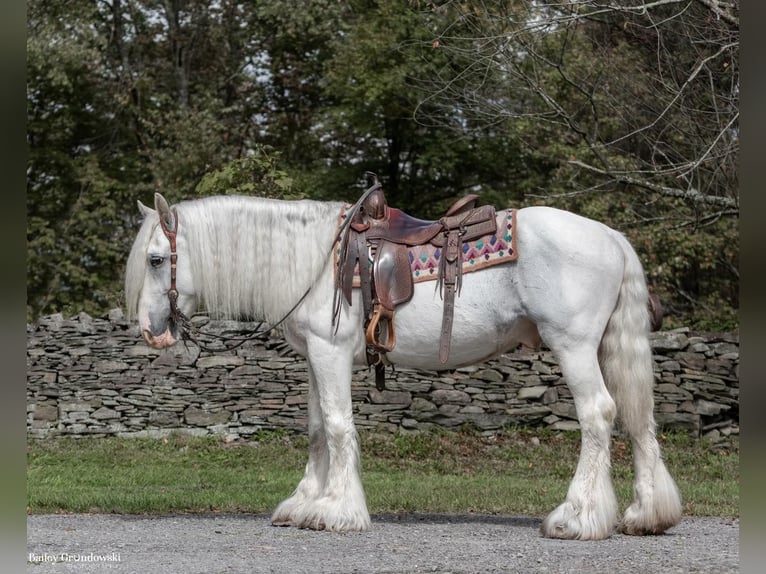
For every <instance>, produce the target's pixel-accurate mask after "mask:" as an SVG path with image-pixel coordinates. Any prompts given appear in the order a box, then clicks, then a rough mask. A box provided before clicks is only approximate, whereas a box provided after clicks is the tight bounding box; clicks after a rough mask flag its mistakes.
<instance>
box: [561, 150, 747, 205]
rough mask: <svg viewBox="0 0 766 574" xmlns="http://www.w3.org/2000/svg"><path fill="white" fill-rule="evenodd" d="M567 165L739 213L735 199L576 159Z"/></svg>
mask: <svg viewBox="0 0 766 574" xmlns="http://www.w3.org/2000/svg"><path fill="white" fill-rule="evenodd" d="M567 163H568V164H570V165H576V166H578V167H581V168H583V169H586V170H588V171H591V172H593V173H597V174H599V175H603V176H606V177H609V178H611V179H613V180H614V181H616V182H618V183H625V184H628V185H635V186H637V187H641V188H644V189H648V190H649V191H653V192H656V193H660V194H662V195H666V196H668V197H678V198H680V199H685V200H687V201H692V202H694V203H703V204H706V205H718V206H721V207H728V208H732V209H735V210H736V211H737V213H739V204H738V202H737V201H736V200H735V199H733V198H731V197H719V196H717V195H705V194H703V193H700V192H699V191H697V190H696V189H678V188H674V187H668V186H665V185H659V184H656V183H652V182H650V181H647V180H645V179H638V178H636V177H633V176H631V175H628V174H626V173H619V172H609V171H606V170H603V169H600V168H598V167H595V166H592V165H589V164H587V163H584V162H582V161H580V160H576V159H573V160H569V161H568V162H567Z"/></svg>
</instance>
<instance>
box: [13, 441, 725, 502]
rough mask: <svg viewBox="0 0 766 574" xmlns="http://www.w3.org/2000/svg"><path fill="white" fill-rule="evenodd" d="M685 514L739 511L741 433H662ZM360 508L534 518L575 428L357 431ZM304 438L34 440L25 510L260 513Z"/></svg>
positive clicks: (621, 463)
mask: <svg viewBox="0 0 766 574" xmlns="http://www.w3.org/2000/svg"><path fill="white" fill-rule="evenodd" d="M660 438H661V443H662V446H663V454H664V458H665V459H666V461H667V462H668V467H669V468H670V471H671V473H672V474H673V476H674V477H675V478H676V481H677V482H678V484H679V488H680V489H681V493H682V496H683V498H684V503H685V512H686V514H690V515H712V516H738V515H739V440H738V439H737V438H736V437H735V438H733V439H732V440H731V441H730V442H729V444H728V445H727V446H725V447H723V448H722V447H720V446H719V447H714V446H712V445H711V444H709V443H707V442H705V441H699V440H692V439H690V438H688V437H686V436H685V435H681V434H670V435H663V436H661V437H660ZM361 444H362V465H363V475H362V480H363V482H364V486H365V490H366V493H367V497H368V505H369V508H370V512H372V513H384V512H402V511H419V512H461V513H463V512H487V513H500V514H525V515H535V516H541V515H543V514H545V513H546V512H548V511H550V510H551V509H552V508H554V507H555V506H556V505H557V504H558V503H559V502H561V500H562V499H563V498H564V496H565V495H566V490H567V486H568V484H569V480H570V479H571V476H572V473H573V472H574V469H575V466H576V464H577V457H578V452H579V433H551V432H545V431H539V430H508V431H505V432H503V433H498V434H497V435H493V436H491V437H485V436H481V435H479V434H477V433H472V432H468V431H466V432H434V433H421V434H401V435H395V436H392V435H382V434H370V433H363V434H362V435H361ZM307 448H308V447H307V440H306V438H305V437H304V436H301V435H285V434H280V433H273V434H264V435H262V436H260V437H259V438H258V440H257V441H253V442H248V443H244V442H240V443H233V444H224V443H222V442H221V441H220V440H218V439H214V438H190V437H185V436H173V437H170V438H168V439H161V440H149V439H104V438H101V439H77V440H73V439H57V440H50V441H45V442H38V441H31V442H29V444H28V449H27V452H28V455H27V505H28V510H29V512H32V513H42V512H117V513H166V512H211V511H213V512H268V511H270V510H272V509H273V508H274V507H275V506H276V504H277V503H278V502H279V501H280V500H282V499H283V498H285V497H287V496H289V494H290V493H291V492H292V490H293V488H295V485H296V484H297V483H298V481H299V480H300V477H301V476H302V473H303V467H304V465H305V461H306V455H307ZM612 461H613V477H614V479H615V488H616V489H617V495H618V498H619V500H620V504H621V505H622V506H623V507H625V506H626V505H627V504H628V502H629V498H630V494H631V479H632V466H631V458H630V443H629V442H626V441H624V440H619V439H615V440H614V441H613V444H612Z"/></svg>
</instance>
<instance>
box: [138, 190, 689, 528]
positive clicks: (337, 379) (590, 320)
mask: <svg viewBox="0 0 766 574" xmlns="http://www.w3.org/2000/svg"><path fill="white" fill-rule="evenodd" d="M139 208H140V210H141V212H142V213H143V214H144V216H145V218H144V221H143V224H142V226H141V228H140V231H139V233H138V236H137V238H136V240H135V243H134V245H133V248H132V250H131V253H130V257H129V259H128V264H127V270H126V278H125V292H126V302H127V307H128V314H129V316H131V317H133V318H137V320H138V323H139V325H140V329H141V331H142V333H143V337H144V339H145V340H146V342H147V343H148V344H149V345H151V346H152V347H155V348H158V349H162V348H165V347H168V346H170V345H173V344H175V343H176V341H177V339H178V338H179V333H178V332H177V326H176V324H175V322H174V321H173V320H172V319H171V305H170V300H169V297H168V292H169V290H170V289H169V288H170V282H171V246H170V242H169V239H168V236H167V235H166V234H165V233H164V232H163V226H164V227H165V228H166V229H168V230H171V231H175V233H176V243H177V245H176V250H177V268H176V271H175V272H174V275H175V277H174V279H175V289H176V290H177V293H178V298H177V302H178V307H179V309H180V310H181V311H182V312H184V313H186V314H190V313H192V312H193V311H195V310H196V309H197V308H198V305H200V304H201V305H204V307H205V308H206V309H207V311H208V312H209V313H211V315H213V316H219V317H227V316H228V317H233V318H236V317H241V316H248V317H251V318H255V319H259V320H265V321H267V322H271V323H272V324H273V323H274V322H276V321H278V320H280V319H282V318H283V317H284V315H285V314H288V313H289V312H290V310H291V308H293V306H295V305H296V303H297V302H298V301H301V302H300V304H299V305H298V306H297V308H295V309H294V310H293V311H292V313H290V314H289V316H288V317H287V319H286V320H285V322H284V324H283V329H284V336H285V339H286V341H287V342H288V343H289V344H290V345H291V346H292V348H293V349H294V350H295V351H296V352H297V353H299V354H300V355H302V356H303V357H305V358H306V360H307V362H308V373H309V387H308V433H309V443H310V446H309V454H308V463H307V464H306V469H305V474H304V476H303V478H302V479H301V481H300V483H299V484H298V486H297V488H296V489H295V491H294V492H293V493H292V495H291V496H290V497H289V498H287V499H286V500H284V501H283V502H282V503H280V504H279V506H278V507H277V508H276V510H275V511H274V513H273V515H272V519H271V520H272V523H273V524H275V525H292V526H297V527H301V528H312V529H327V530H334V531H359V530H365V529H367V528H369V527H370V515H369V512H368V510H367V503H366V500H365V494H364V491H363V489H362V483H361V480H360V456H359V442H358V436H357V432H356V429H355V427H354V419H353V412H352V400H351V372H352V365H354V364H359V365H364V364H366V360H365V337H364V333H363V329H362V321H363V317H362V302H361V296H360V293H359V289H354V294H353V298H352V304H351V305H350V306H349V305H347V304H345V303H344V307H343V308H342V310H341V315H340V321H339V324H338V325H336V326H333V325H332V315H333V293H334V261H333V257H332V256H331V250H332V245H333V244H334V241H335V239H336V234H337V232H338V222H339V214H340V212H341V208H342V204H341V203H335V202H315V201H279V200H269V199H261V198H254V197H241V196H222V197H210V198H205V199H197V200H192V201H185V202H182V203H180V204H178V205H177V206H175V208H174V209H171V208H170V207H169V206H168V203H167V201H166V200H165V199H164V198H163V197H162V196H161V195H159V194H157V195H156V196H155V209H154V210H152V209H150V208H148V207H145V206H144V205H142V204H141V203H140V202H139ZM160 220H162V222H163V224H162V225H161V224H160ZM516 227H517V228H516V229H515V230H514V232H515V233H516V235H517V248H518V252H519V257H518V260H516V261H513V262H510V263H504V264H500V265H497V266H494V267H489V268H487V269H484V270H481V271H476V272H473V273H468V274H466V275H464V277H463V286H462V291H461V293H460V294H459V296H458V297H456V300H455V309H454V326H453V333H452V345H451V353H450V355H449V360H448V363H447V364H443V363H441V362H440V361H439V340H440V331H441V321H442V304H443V303H442V301H441V299H440V297H439V294H438V292H436V291H435V289H434V284H433V283H431V282H425V283H416V285H415V293H414V296H413V298H412V300H411V301H410V302H408V303H406V304H404V305H403V306H401V307H400V308H399V309H398V311H397V315H396V326H397V343H396V347H395V349H394V350H393V351H392V352H390V353H388V354H387V357H386V359H387V361H389V362H390V363H392V364H396V365H403V366H406V367H414V368H419V369H434V370H443V369H453V368H457V367H460V366H464V365H468V364H472V363H477V362H481V361H484V360H486V359H488V358H490V357H492V356H493V355H497V354H499V353H504V352H509V351H511V350H513V349H514V348H516V347H517V346H518V345H519V344H520V343H524V344H527V345H531V346H535V345H538V344H539V343H540V341H541V340H542V341H543V342H544V343H545V344H546V345H547V346H548V347H549V348H550V349H551V350H552V351H553V352H554V353H555V355H556V357H557V359H558V361H559V363H560V366H561V371H562V374H563V376H564V378H565V380H566V382H567V384H568V386H569V388H570V389H571V392H572V395H573V397H574V403H575V406H576V409H577V415H578V418H579V422H580V425H581V428H582V433H581V434H582V444H581V451H580V459H579V462H578V465H577V469H576V471H575V474H574V477H573V479H572V481H571V483H570V485H569V489H568V492H567V495H566V499H565V500H564V501H563V502H562V503H561V504H560V505H559V506H558V507H557V508H556V509H554V510H553V511H552V512H551V513H550V514H549V515H548V516H547V517H546V518H545V520H544V521H543V523H542V534H543V535H544V536H548V537H552V538H567V539H580V540H588V539H591V540H592V539H603V538H606V537H608V536H610V535H611V534H612V533H613V532H614V531H615V530H616V529H619V530H621V531H622V532H624V533H627V534H639V535H640V534H658V533H662V532H664V531H665V530H666V529H668V528H670V527H672V526H674V525H675V524H677V523H678V522H679V520H680V519H681V498H680V495H679V492H678V488H677V486H676V484H675V482H674V481H673V479H672V478H671V476H670V474H669V473H668V470H667V469H666V467H665V464H664V462H663V460H662V458H661V456H660V447H659V444H658V442H657V439H656V438H655V421H654V413H653V406H654V399H653V391H652V387H653V381H654V378H653V372H652V352H651V349H650V345H649V340H648V333H649V316H648V312H647V299H648V291H647V287H646V282H645V278H644V272H643V269H642V266H641V263H640V261H639V259H638V257H637V255H636V253H635V251H634V250H633V248H632V247H631V246H630V244H629V243H628V241H627V240H626V239H625V238H624V237H623V236H622V235H621V234H620V233H618V232H616V231H614V230H612V229H610V228H608V227H607V226H605V225H603V224H601V223H598V222H596V221H593V220H590V219H586V218H583V217H580V216H578V215H574V214H572V213H569V212H566V211H560V210H557V209H553V208H547V207H528V208H524V209H520V210H518V212H517V223H516ZM304 295H305V297H304V298H303V299H302V300H301V297H303V296H304ZM336 329H337V330H336ZM616 415H619V416H620V418H621V422H622V424H623V427H624V429H625V430H626V431H627V432H628V433H629V435H630V437H631V440H632V445H633V456H634V470H635V477H634V482H633V497H634V498H633V501H632V503H631V504H630V505H629V506H628V507H627V509H626V510H625V512H624V514H623V515H622V518H621V519H620V518H619V516H618V512H619V509H618V503H617V499H616V496H615V493H614V489H613V486H612V482H611V477H610V452H609V447H610V439H611V435H612V426H613V422H614V420H615V416H616Z"/></svg>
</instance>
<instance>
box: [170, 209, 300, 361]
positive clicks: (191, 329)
mask: <svg viewBox="0 0 766 574" xmlns="http://www.w3.org/2000/svg"><path fill="white" fill-rule="evenodd" d="M172 214H173V220H174V223H175V225H174V227H173V229H170V227H168V225H167V222H166V221H165V218H163V217H162V215H160V227H161V229H162V232H163V233H164V234H165V237H166V238H167V240H168V243H170V289H168V301H169V302H170V316H169V318H168V321H169V322H170V324H171V327H175V328H176V329H177V330H178V332H179V334H180V336H181V340H182V341H183V342H184V344H187V342H189V341H191V342H192V343H194V344H195V345H197V346H198V347H200V348H201V349H203V350H204V351H221V350H232V349H236V348H237V347H239V346H241V345H242V344H243V343H246V342H247V341H252V340H256V339H265V338H266V336H267V335H269V334H270V333H271V332H272V331H274V330H275V329H276V328H277V327H279V326H280V325H281V324H282V323H283V322H284V321H285V320H286V319H287V318H288V317H289V316H290V315H291V314H292V313H293V311H295V310H296V309H297V308H298V306H299V305H300V304H301V303H303V301H304V300H305V299H306V297H307V296H308V294H309V292H310V291H311V287H309V288H308V289H307V290H306V292H305V293H304V294H303V295H302V296H301V298H300V299H298V302H297V303H296V304H295V305H293V307H292V308H291V309H290V310H289V311H288V312H287V314H285V316H284V317H282V318H281V319H280V320H279V321H277V322H276V323H275V324H274V326H273V327H271V328H270V329H266V330H261V326H262V325H263V324H264V321H260V322H259V323H258V326H257V327H256V329H255V332H253V333H252V335H250V336H248V337H224V336H222V335H215V334H213V333H206V332H204V331H202V330H201V329H200V328H199V327H197V326H196V325H195V324H194V323H193V322H192V320H191V319H190V318H189V317H187V316H186V314H185V313H184V312H183V311H181V309H179V308H178V287H177V286H176V270H177V268H178V250H177V248H176V238H177V234H178V211H177V210H176V208H173V209H172ZM195 315H196V314H195ZM193 316H194V315H192V317H193ZM200 336H205V337H209V338H211V339H218V340H220V341H224V340H225V341H236V343H235V344H234V345H232V346H226V345H225V344H224V347H225V349H214V348H211V347H209V346H208V345H207V344H205V343H204V342H203V341H201V340H200V338H199V337H200Z"/></svg>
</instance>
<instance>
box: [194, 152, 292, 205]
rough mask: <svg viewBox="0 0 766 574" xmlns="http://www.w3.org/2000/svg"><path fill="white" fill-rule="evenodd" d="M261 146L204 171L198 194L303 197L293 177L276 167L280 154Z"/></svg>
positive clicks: (281, 197) (283, 197)
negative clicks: (209, 170) (216, 168)
mask: <svg viewBox="0 0 766 574" xmlns="http://www.w3.org/2000/svg"><path fill="white" fill-rule="evenodd" d="M269 151H271V150H268V151H267V150H266V148H263V147H259V148H257V149H256V151H255V153H254V154H253V155H249V156H247V157H244V158H240V159H235V160H233V161H230V162H229V163H227V164H225V165H224V166H223V167H221V169H219V170H217V171H212V172H209V173H207V174H205V175H204V176H203V177H202V179H201V180H200V182H199V183H198V184H197V188H196V190H195V192H196V193H197V194H198V195H199V196H203V197H204V196H209V195H227V194H240V195H255V196H258V197H271V198H275V199H302V198H304V197H305V194H303V193H301V192H300V191H297V190H296V189H295V185H294V181H293V178H291V177H290V176H289V175H288V173H287V172H286V171H284V170H282V169H280V168H279V167H278V166H277V157H278V154H277V153H275V152H273V151H271V153H269Z"/></svg>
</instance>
